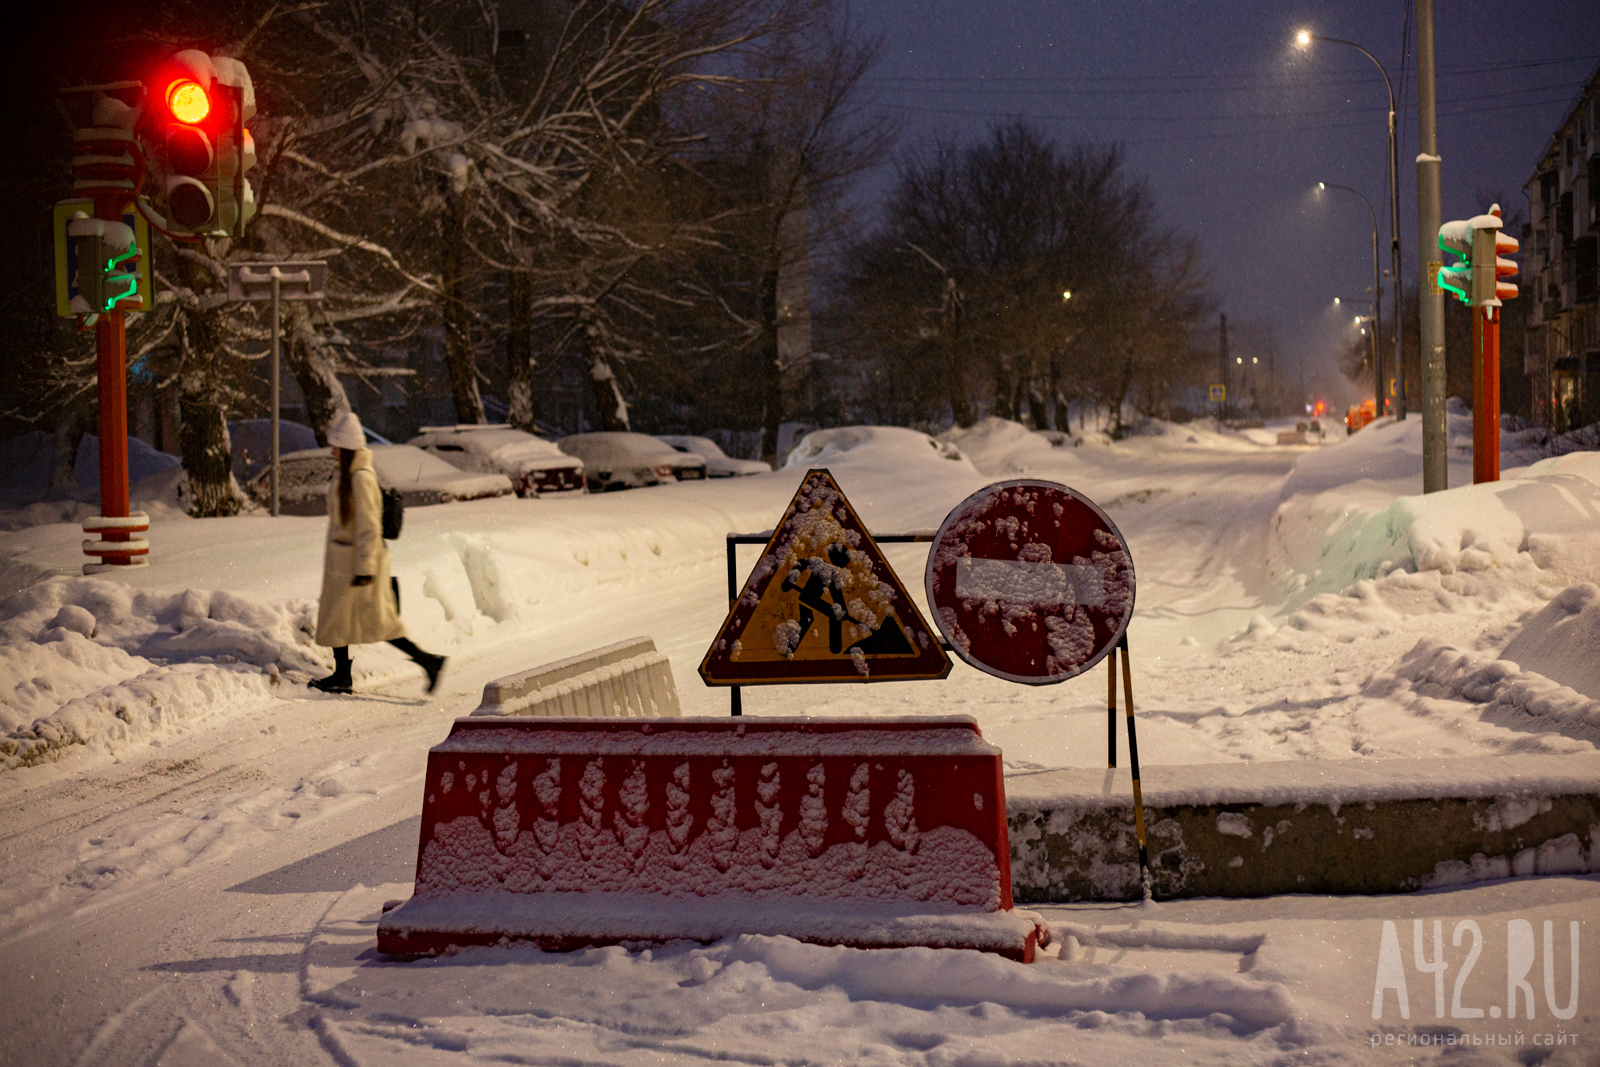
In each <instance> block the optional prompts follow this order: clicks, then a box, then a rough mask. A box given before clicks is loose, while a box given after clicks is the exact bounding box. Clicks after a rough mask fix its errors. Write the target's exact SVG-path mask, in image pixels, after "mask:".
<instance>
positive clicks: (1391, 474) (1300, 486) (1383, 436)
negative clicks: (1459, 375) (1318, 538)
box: [1283, 398, 1472, 500]
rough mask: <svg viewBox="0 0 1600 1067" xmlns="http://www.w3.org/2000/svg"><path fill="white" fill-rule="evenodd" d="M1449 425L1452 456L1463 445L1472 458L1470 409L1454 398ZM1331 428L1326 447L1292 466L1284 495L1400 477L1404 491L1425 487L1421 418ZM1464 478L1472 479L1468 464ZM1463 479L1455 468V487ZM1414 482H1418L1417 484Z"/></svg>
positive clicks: (1448, 416) (1446, 421)
mask: <svg viewBox="0 0 1600 1067" xmlns="http://www.w3.org/2000/svg"><path fill="white" fill-rule="evenodd" d="M1445 425H1446V432H1447V433H1448V435H1449V442H1450V451H1451V453H1452V458H1454V454H1455V453H1458V452H1459V451H1460V450H1461V449H1462V448H1465V449H1467V452H1468V454H1467V457H1466V458H1467V460H1468V462H1470V461H1471V448H1472V413H1471V412H1470V411H1467V410H1466V409H1464V408H1463V407H1462V406H1461V404H1460V402H1459V401H1458V400H1456V399H1454V398H1452V399H1451V400H1450V403H1449V408H1448V410H1447V412H1446V414H1445ZM1330 428H1331V429H1333V431H1334V433H1332V434H1330V436H1329V439H1328V440H1329V443H1328V445H1327V447H1325V448H1321V449H1318V450H1316V451H1315V452H1308V453H1306V454H1305V455H1303V456H1301V457H1300V459H1299V460H1298V461H1297V462H1296V463H1295V465H1294V470H1293V471H1291V472H1290V474H1289V477H1288V478H1287V479H1286V480H1285V481H1284V483H1283V498H1284V499H1285V500H1287V499H1289V498H1290V497H1293V496H1301V495H1307V494H1312V493H1321V492H1325V491H1326V490H1329V489H1337V488H1340V487H1342V486H1348V485H1351V484H1353V483H1356V482H1362V481H1370V482H1379V483H1395V482H1399V483H1401V484H1400V485H1399V486H1398V487H1397V488H1399V491H1401V492H1405V491H1407V490H1408V489H1410V490H1411V491H1417V490H1420V489H1421V488H1422V419H1421V418H1415V417H1414V418H1409V419H1407V420H1405V421H1404V422H1396V421H1394V419H1392V418H1382V419H1378V420H1377V421H1376V422H1373V423H1370V424H1369V425H1367V426H1366V427H1365V428H1363V429H1362V430H1360V431H1359V432H1357V433H1354V434H1351V435H1349V436H1344V435H1343V434H1342V433H1340V432H1339V430H1338V427H1337V426H1334V427H1330ZM1341 438H1342V439H1341ZM1465 480H1466V481H1469V482H1470V481H1471V471H1470V468H1468V474H1467V478H1466V479H1465ZM1462 481H1463V480H1462V479H1461V478H1460V477H1459V476H1458V473H1457V471H1455V470H1452V471H1451V472H1450V484H1451V485H1452V486H1456V485H1461V484H1462ZM1412 483H1415V486H1414V488H1413V484H1412Z"/></svg>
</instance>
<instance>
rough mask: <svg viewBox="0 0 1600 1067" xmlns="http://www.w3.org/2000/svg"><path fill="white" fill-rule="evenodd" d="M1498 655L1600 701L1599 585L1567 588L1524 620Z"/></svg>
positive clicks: (1585, 584) (1526, 669)
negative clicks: (1514, 635) (1515, 634)
mask: <svg viewBox="0 0 1600 1067" xmlns="http://www.w3.org/2000/svg"><path fill="white" fill-rule="evenodd" d="M1500 658H1501V659H1508V660H1511V661H1512V662H1513V663H1516V664H1517V665H1518V666H1520V667H1521V668H1522V669H1523V670H1525V671H1535V672H1537V673H1539V674H1542V675H1544V676H1545V677H1546V678H1549V679H1550V680H1552V681H1555V682H1560V683H1561V684H1562V685H1564V686H1568V687H1569V688H1571V689H1575V690H1577V691H1578V692H1579V693H1582V694H1583V695H1584V696H1586V697H1589V698H1590V699H1591V700H1596V701H1600V586H1597V585H1595V584H1594V583H1592V582H1585V583H1583V584H1582V585H1575V586H1572V587H1570V588H1568V589H1565V590H1563V591H1562V593H1561V595H1560V596H1557V597H1555V598H1554V599H1553V600H1551V601H1550V603H1549V604H1548V605H1546V606H1545V608H1544V610H1543V611H1540V612H1539V613H1538V614H1536V615H1534V617H1533V618H1531V619H1529V620H1528V621H1527V622H1526V623H1524V624H1523V627H1522V632H1521V633H1519V634H1517V636H1516V637H1513V638H1512V639H1511V643H1510V644H1508V645H1506V647H1505V651H1503V652H1501V653H1500Z"/></svg>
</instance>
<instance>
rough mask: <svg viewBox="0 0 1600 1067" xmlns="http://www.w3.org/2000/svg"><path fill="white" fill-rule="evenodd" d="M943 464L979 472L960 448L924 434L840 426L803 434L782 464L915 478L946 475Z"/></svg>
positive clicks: (874, 427) (946, 471) (803, 468)
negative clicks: (867, 470) (869, 470)
mask: <svg viewBox="0 0 1600 1067" xmlns="http://www.w3.org/2000/svg"><path fill="white" fill-rule="evenodd" d="M941 461H944V462H941ZM945 462H948V463H953V464H955V467H954V469H955V470H960V471H963V472H966V473H969V474H977V473H978V471H977V469H976V468H975V467H974V466H973V465H972V463H971V461H969V460H968V459H967V457H966V456H964V455H962V453H961V450H960V449H959V448H957V447H955V446H954V445H952V444H948V443H946V444H941V443H940V442H938V441H935V440H934V439H933V438H931V437H929V436H928V435H927V434H925V433H919V432H918V431H916V430H907V429H904V428H902V427H899V426H843V427H840V428H839V429H836V430H813V431H812V432H811V433H808V434H806V435H805V437H803V438H802V439H801V441H800V443H799V444H798V445H795V446H794V450H793V451H791V452H790V453H789V458H788V459H787V460H786V461H784V464H783V465H784V467H785V468H797V469H800V470H806V469H808V468H811V467H827V468H830V469H833V468H846V469H847V468H850V467H872V468H875V469H877V470H880V471H885V470H889V471H897V472H899V473H900V474H901V475H902V476H903V477H908V478H915V477H917V476H918V475H919V474H934V475H935V476H938V474H947V473H949V472H950V470H951V468H949V467H946V466H945ZM935 472H937V474H936V473H935Z"/></svg>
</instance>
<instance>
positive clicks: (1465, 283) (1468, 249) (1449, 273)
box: [1439, 221, 1472, 304]
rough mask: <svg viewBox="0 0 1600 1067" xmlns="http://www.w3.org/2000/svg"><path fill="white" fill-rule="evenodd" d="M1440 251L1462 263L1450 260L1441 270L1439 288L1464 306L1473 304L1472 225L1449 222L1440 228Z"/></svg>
mask: <svg viewBox="0 0 1600 1067" xmlns="http://www.w3.org/2000/svg"><path fill="white" fill-rule="evenodd" d="M1439 249H1440V251H1443V252H1447V253H1449V254H1450V255H1453V256H1455V257H1456V258H1457V259H1458V260H1459V261H1460V262H1457V263H1451V262H1449V261H1448V260H1446V262H1445V263H1444V265H1443V266H1441V267H1440V268H1439V288H1441V289H1444V290H1446V291H1447V292H1451V293H1454V294H1455V297H1456V299H1457V300H1459V301H1461V302H1462V303H1463V304H1468V303H1471V302H1472V224H1471V222H1469V221H1458V222H1447V223H1445V224H1444V225H1443V226H1440V227H1439Z"/></svg>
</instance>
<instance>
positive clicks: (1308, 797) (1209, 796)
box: [1008, 752, 1600, 901]
mask: <svg viewBox="0 0 1600 1067" xmlns="http://www.w3.org/2000/svg"><path fill="white" fill-rule="evenodd" d="M1144 771H1145V773H1144V783H1143V784H1144V803H1145V816H1146V820H1147V825H1148V827H1149V851H1150V869H1151V873H1152V876H1153V881H1154V890H1155V894H1156V896H1157V897H1191V896H1208V897H1209V896H1215V897H1260V896H1273V895H1277V894H1280V893H1320V894H1334V895H1348V894H1360V893H1404V892H1410V891H1413V890H1417V889H1431V888H1437V887H1441V886H1449V885H1457V884H1461V883H1465V882H1473V881H1482V880H1485V879H1490V878H1508V877H1512V876H1517V875H1533V874H1575V873H1583V872H1586V871H1600V754H1597V753H1594V752H1584V753H1572V754H1564V755H1557V754H1554V753H1538V754H1532V753H1519V754H1509V755H1497V756H1489V757H1484V756H1472V757H1468V758H1450V759H1347V760H1284V761H1273V762H1257V763H1252V764H1248V765H1242V764H1237V763H1231V764H1214V765H1201V764H1196V765H1190V766H1170V767H1146V768H1145V769H1144ZM1129 784H1130V783H1129V781H1128V777H1127V772H1126V771H1125V770H1118V771H1110V772H1108V771H1101V770H1093V771H1090V770H1060V771H1047V772H1043V773H1035V774H1019V775H1014V776H1013V777H1012V779H1011V782H1010V786H1011V788H1010V791H1009V793H1010V795H1009V797H1008V800H1009V803H1010V839H1011V844H1012V849H1013V853H1012V870H1013V872H1014V876H1015V880H1016V894H1017V898H1018V899H1019V900H1023V901H1074V900H1135V899H1138V898H1139V896H1140V895H1141V888H1140V879H1139V864H1138V856H1137V852H1136V849H1135V842H1134V812H1133V803H1132V798H1131V797H1129V795H1128V789H1129Z"/></svg>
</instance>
